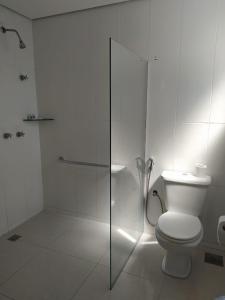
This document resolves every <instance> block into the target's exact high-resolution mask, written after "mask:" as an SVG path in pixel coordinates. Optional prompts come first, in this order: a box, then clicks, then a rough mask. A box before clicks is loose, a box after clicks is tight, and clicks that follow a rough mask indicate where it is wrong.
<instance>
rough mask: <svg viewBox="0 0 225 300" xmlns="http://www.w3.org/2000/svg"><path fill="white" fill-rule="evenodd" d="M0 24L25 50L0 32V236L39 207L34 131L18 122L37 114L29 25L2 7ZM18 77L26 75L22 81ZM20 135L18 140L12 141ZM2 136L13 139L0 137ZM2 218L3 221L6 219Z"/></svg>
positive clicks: (38, 160)
mask: <svg viewBox="0 0 225 300" xmlns="http://www.w3.org/2000/svg"><path fill="white" fill-rule="evenodd" d="M0 23H1V25H4V26H6V27H10V28H16V29H17V30H18V31H19V32H20V34H21V36H22V38H23V40H24V42H25V44H26V49H23V50H21V49H19V46H18V38H17V37H16V35H14V34H11V33H8V34H5V35H4V34H1V37H0V39H1V42H0V65H1V67H0V90H1V99H2V101H1V110H0V131H1V142H0V144H1V147H0V155H1V161H2V163H1V172H0V177H1V186H2V188H1V201H0V203H1V204H0V215H1V225H0V227H1V229H0V233H3V232H4V231H7V230H9V229H12V228H13V227H15V226H17V225H19V224H20V223H22V222H24V221H26V220H27V219H29V218H30V217H32V216H33V215H34V214H36V213H38V212H40V211H41V210H42V208H43V199H42V176H41V157H40V141H39V128H38V125H37V124H35V125H34V124H33V125H34V126H33V125H30V124H26V123H24V122H23V121H22V119H23V118H24V117H25V116H26V115H27V114H28V113H33V114H36V115H37V114H38V111H37V99H36V86H35V75H34V59H33V34H32V23H31V21H29V20H28V19H25V18H23V17H22V16H19V15H17V14H15V13H13V12H11V11H9V10H7V9H6V8H3V7H0ZM20 74H27V75H28V77H29V79H28V80H27V81H25V82H21V81H20V80H19V75H20ZM17 131H23V132H24V133H25V136H24V137H23V138H20V139H19V138H16V137H15V134H16V132H17ZM3 132H11V133H13V138H12V139H11V140H10V141H9V140H4V139H2V134H3ZM6 220H7V221H6Z"/></svg>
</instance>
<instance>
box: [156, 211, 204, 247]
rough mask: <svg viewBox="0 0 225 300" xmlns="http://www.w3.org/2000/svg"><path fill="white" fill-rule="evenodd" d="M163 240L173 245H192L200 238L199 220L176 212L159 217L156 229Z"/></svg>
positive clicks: (200, 226) (200, 225) (200, 227)
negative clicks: (173, 243)
mask: <svg viewBox="0 0 225 300" xmlns="http://www.w3.org/2000/svg"><path fill="white" fill-rule="evenodd" d="M156 229H157V231H158V233H159V234H160V235H161V236H162V237H164V238H165V239H167V240H169V241H171V242H175V243H179V244H182V243H192V242H194V241H196V240H198V239H199V238H200V237H201V236H202V224H201V222H200V220H199V218H197V217H195V216H192V215H188V214H184V213H178V212H170V211H169V212H167V213H165V214H163V215H162V216H160V218H159V220H158V224H157V227H156Z"/></svg>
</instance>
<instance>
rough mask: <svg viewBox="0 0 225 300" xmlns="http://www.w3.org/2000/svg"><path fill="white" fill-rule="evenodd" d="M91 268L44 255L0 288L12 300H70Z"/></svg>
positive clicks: (53, 254) (65, 257)
mask: <svg viewBox="0 0 225 300" xmlns="http://www.w3.org/2000/svg"><path fill="white" fill-rule="evenodd" d="M93 267H94V266H93V264H92V263H88V262H85V261H82V260H79V259H76V258H73V257H69V256H65V255H61V254H57V253H53V252H45V253H42V254H41V255H39V256H38V257H37V258H36V259H34V260H32V261H31V262H30V263H29V264H27V265H26V266H25V267H24V268H23V269H21V270H20V271H19V272H17V273H16V274H15V275H14V276H13V277H12V278H11V279H10V280H9V281H7V282H6V283H5V284H3V285H2V286H1V287H0V292H2V293H3V294H4V295H7V296H9V297H12V298H15V299H16V300H70V299H71V298H72V296H73V295H74V294H75V293H76V291H77V289H78V288H79V287H80V285H81V284H82V283H83V281H84V280H85V278H86V277H87V275H88V274H89V273H90V272H91V271H92V270H93Z"/></svg>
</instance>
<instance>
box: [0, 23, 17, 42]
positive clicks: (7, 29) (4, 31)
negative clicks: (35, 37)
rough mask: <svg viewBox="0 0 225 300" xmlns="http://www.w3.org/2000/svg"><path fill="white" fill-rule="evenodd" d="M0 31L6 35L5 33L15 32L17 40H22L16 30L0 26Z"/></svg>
mask: <svg viewBox="0 0 225 300" xmlns="http://www.w3.org/2000/svg"><path fill="white" fill-rule="evenodd" d="M1 29H2V32H3V33H6V32H7V31H9V32H15V33H16V34H17V36H18V38H19V40H22V38H21V36H20V34H19V32H18V31H17V30H16V29H12V28H5V27H4V26H2V27H1Z"/></svg>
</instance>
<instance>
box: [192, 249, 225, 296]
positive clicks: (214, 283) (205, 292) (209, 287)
mask: <svg viewBox="0 0 225 300" xmlns="http://www.w3.org/2000/svg"><path fill="white" fill-rule="evenodd" d="M207 251H208V252H210V253H215V254H220V255H221V252H217V251H214V250H212V249H211V250H207ZM224 263H225V256H224ZM191 284H192V289H193V291H194V297H195V298H194V299H196V300H202V299H204V300H214V299H215V298H216V297H218V296H225V268H224V267H220V266H215V265H212V264H208V263H204V251H203V250H198V251H197V252H196V255H195V256H194V257H193V269H192V275H191Z"/></svg>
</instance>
